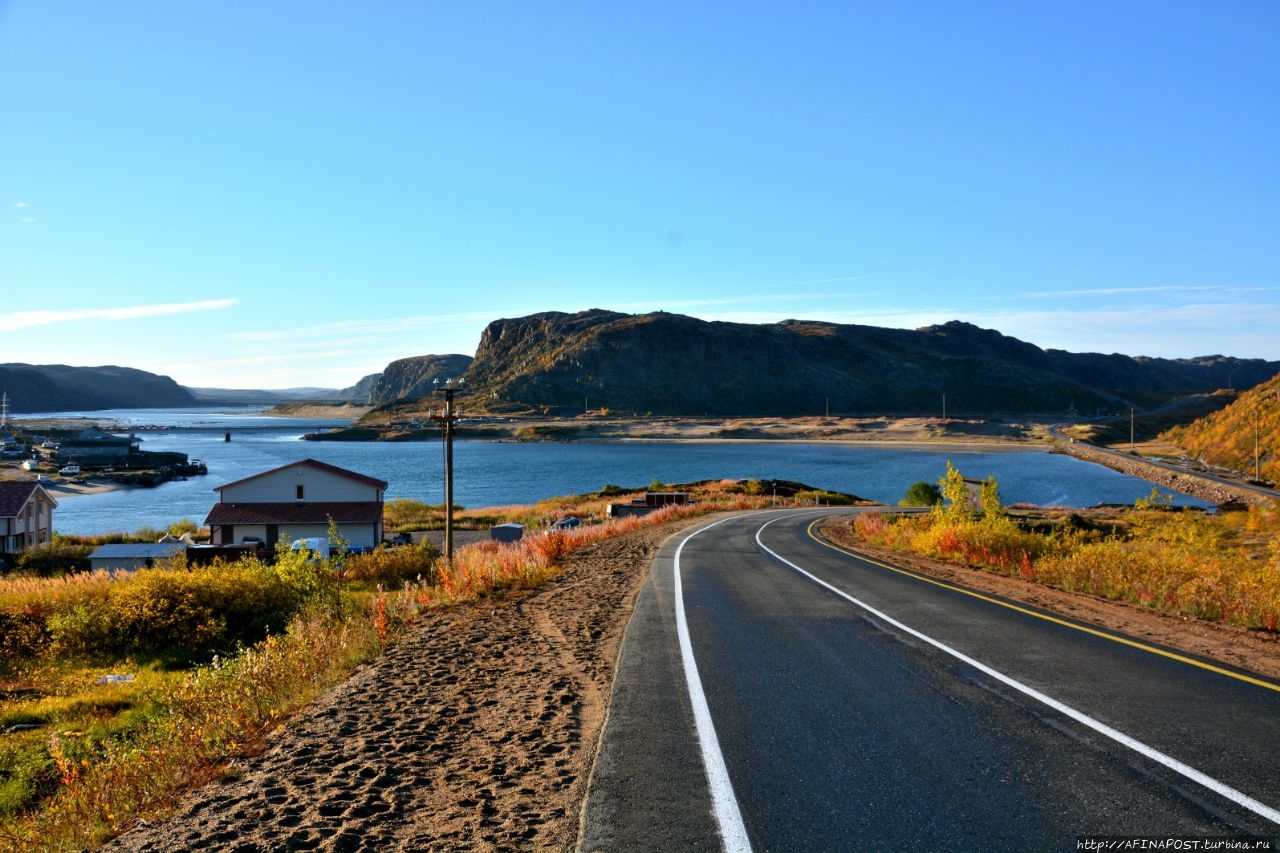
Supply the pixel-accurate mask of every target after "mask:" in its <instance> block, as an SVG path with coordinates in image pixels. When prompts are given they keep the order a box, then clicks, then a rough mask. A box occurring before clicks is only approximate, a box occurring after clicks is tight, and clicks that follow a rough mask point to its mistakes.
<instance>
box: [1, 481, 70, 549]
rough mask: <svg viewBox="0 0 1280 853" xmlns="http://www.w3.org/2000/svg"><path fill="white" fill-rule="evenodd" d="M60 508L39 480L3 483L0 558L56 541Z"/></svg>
mask: <svg viewBox="0 0 1280 853" xmlns="http://www.w3.org/2000/svg"><path fill="white" fill-rule="evenodd" d="M57 505H58V502H57V501H55V500H54V499H53V496H52V495H50V494H49V493H48V492H46V491H45V489H44V486H42V485H40V483H39V482H37V481H36V480H0V555H4V554H20V553H22V552H23V551H25V550H26V549H28V548H31V547H33V546H35V545H44V544H46V543H48V542H50V541H52V539H53V510H54V508H55V507H57Z"/></svg>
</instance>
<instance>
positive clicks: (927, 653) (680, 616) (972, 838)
mask: <svg viewBox="0 0 1280 853" xmlns="http://www.w3.org/2000/svg"><path fill="white" fill-rule="evenodd" d="M831 514H833V511H832V510H829V509H828V510H822V511H821V513H818V512H798V511H780V512H764V513H754V514H747V515H736V516H732V517H729V518H726V519H722V520H720V521H717V522H713V523H708V524H705V525H703V526H701V527H699V528H697V529H695V530H694V531H692V532H685V533H682V534H680V535H679V536H678V537H673V539H672V540H670V541H669V542H668V543H667V544H666V545H665V546H664V548H663V550H662V552H661V554H660V555H659V557H658V558H657V559H656V560H655V561H654V564H653V567H652V570H651V572H650V575H649V578H648V579H647V581H646V584H645V586H644V588H643V590H642V592H641V594H640V596H639V598H638V599H637V603H636V610H635V613H634V615H633V617H632V619H631V622H630V623H629V626H628V629H627V634H626V638H625V641H624V644H623V649H622V654H621V659H620V661H619V667H618V674H617V679H616V682H615V687H614V697H613V702H612V703H611V706H610V712H609V713H610V716H609V720H608V721H607V723H606V726H605V731H604V735H603V737H602V740H601V745H600V751H599V754H598V756H597V760H596V766H595V770H594V772H593V775H592V780H591V785H590V789H589V792H588V797H587V801H586V803H585V805H584V811H583V819H582V833H581V838H580V849H582V850H584V851H589V850H609V851H623V850H717V849H752V848H754V849H757V850H853V849H857V850H866V849H892V850H902V849H929V850H939V849H943V850H945V849H951V850H973V849H987V850H996V849H1006V850H1067V849H1075V845H1076V839H1077V837H1078V836H1081V835H1162V836H1168V835H1178V836H1187V835H1212V836H1226V835H1242V834H1243V835H1247V834H1257V835H1266V836H1275V835H1276V834H1277V833H1280V811H1277V809H1278V808H1280V687H1278V686H1277V685H1275V684H1271V683H1268V682H1266V681H1264V680H1262V679H1258V678H1256V677H1253V676H1250V675H1249V674H1247V673H1243V672H1238V671H1233V670H1228V669H1225V668H1220V667H1216V666H1211V665H1209V664H1208V663H1207V662H1203V661H1198V660H1193V659H1190V658H1187V657H1185V656H1181V655H1177V654H1173V653H1170V652H1169V651H1167V650H1164V649H1156V648H1151V647H1148V646H1146V645H1144V644H1142V643H1141V642H1137V641H1134V640H1131V639H1129V638H1120V637H1115V636H1113V635H1109V634H1106V633H1104V632H1101V631H1097V630H1095V629H1089V628H1088V627H1087V626H1082V625H1079V624H1078V623H1074V622H1071V621H1070V620H1064V619H1061V618H1057V617H1051V616H1049V615H1048V614H1045V613H1043V612H1040V611H1036V610H1034V609H1032V608H1027V607H1025V606H1014V605H1012V604H1010V603H1008V602H1004V601H1001V600H998V599H994V598H992V597H990V596H984V595H978V594H974V593H971V592H969V591H966V590H963V589H960V588H956V587H953V586H949V585H947V584H943V583H939V582H937V581H935V580H933V579H929V578H924V577H921V576H917V575H914V574H912V573H910V572H904V571H902V570H898V569H895V568H892V567H889V566H886V565H883V564H879V563H875V562H872V561H868V560H864V559H861V558H858V557H856V556H853V555H850V554H848V553H845V552H843V551H841V550H839V549H836V548H833V547H832V546H830V545H828V544H825V543H824V542H822V541H820V540H819V539H818V538H817V537H816V536H814V535H813V534H812V533H811V530H810V527H811V525H812V524H813V523H814V522H815V521H816V520H817V519H819V518H821V517H825V516H829V515H831Z"/></svg>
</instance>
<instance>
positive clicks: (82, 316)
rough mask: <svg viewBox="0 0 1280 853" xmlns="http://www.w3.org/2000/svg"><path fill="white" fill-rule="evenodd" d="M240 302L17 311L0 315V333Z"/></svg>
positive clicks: (192, 309) (141, 317)
mask: <svg viewBox="0 0 1280 853" xmlns="http://www.w3.org/2000/svg"><path fill="white" fill-rule="evenodd" d="M238 301H239V300H236V299H205V300H202V301H200V302H167V303H160V304H156V305H129V306H125V307H122V308H72V309H65V310H47V311H18V312H15V313H12V314H0V331H6V332H11V331H16V330H18V329H28V328H32V327H34V326H52V325H54V324H57V323H74V322H79V321H82V320H139V319H143V318H147V317H162V316H166V315H170V314H190V313H194V312H198V311H217V310H220V309H223V308H230V307H231V306H232V305H235V304H236V302H238Z"/></svg>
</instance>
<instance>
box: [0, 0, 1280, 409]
mask: <svg viewBox="0 0 1280 853" xmlns="http://www.w3.org/2000/svg"><path fill="white" fill-rule="evenodd" d="M1277 43H1280V3H1276V2H1274V0H1263V2H1247V1H1246V0H1226V2H1208V0H1205V2H1195V3H1186V2H1177V0H1158V2H1157V0H1151V2H1126V0H1115V2H1111V0H1108V2H1101V1H1100V0H1099V2H1075V3H1065V2H1034V3H1027V2H1012V0H1011V2H998V3H993V2H981V0H978V1H977V2H963V3H962V2H912V0H906V2H894V3H884V2H854V0H846V2H831V3H818V2H788V3H776V2H775V3H751V2H735V3H728V2H723V3H721V2H705V3H688V2H670V3H668V2H645V3H630V4H626V3H605V2H592V3H579V2H573V0H555V2H496V3H495V2H485V0H476V1H475V2H473V1H472V0H468V2H465V3H440V2H426V0H423V2H399V3H393V2H369V3H339V2H325V0H308V2H271V0H226V1H225V2H207V3H175V2H170V0H163V2H131V0H112V2H96V0H84V1H83V2H61V0H0V122H2V124H0V201H3V203H4V206H5V208H7V211H6V210H5V209H4V208H0V294H2V301H0V362H6V361H18V362H28V363H37V364H48V363H65V364H79V365H96V364H121V365H126V366H130V367H137V368H141V369H144V370H149V371H153V372H156V373H162V374H166V375H169V376H172V377H173V378H174V379H175V380H177V381H178V382H180V383H182V384H185V385H191V386H214V387H241V388H286V387H297V386H321V387H342V386H345V385H350V384H353V383H354V382H355V381H356V380H357V379H359V378H360V377H361V376H363V375H365V374H368V373H374V372H377V371H379V370H381V369H382V368H383V367H384V366H385V365H386V364H387V363H388V362H389V361H391V360H393V359H396V358H402V357H405V356H411V355H421V354H426V353H448V352H462V353H473V352H474V351H475V347H476V344H477V342H478V341H479V338H480V334H481V332H482V330H483V329H484V327H485V325H486V324H487V323H488V322H489V321H491V320H494V319H498V318H501V317H517V316H522V315H525V314H530V313H534V312H538V311H551V310H556V311H578V310H582V309H586V308H610V309H614V310H619V311H626V312H636V313H639V312H646V311H651V310H657V309H663V310H666V311H672V312H678V313H684V314H691V315H694V316H698V317H703V318H706V319H720V320H734V321H744V322H775V321H777V320H781V319H785V318H801V319H822V320H831V321H836V322H846V323H864V324H869V325H878V326H892V327H901V328H917V327H920V326H924V325H928V324H932V323H941V322H946V321H947V320H951V319H961V320H967V321H970V322H973V323H976V324H978V325H980V326H983V327H985V328H993V329H998V330H1000V331H1002V332H1004V333H1005V334H1009V335H1013V336H1014V337H1018V338H1021V339H1023V340H1026V341H1029V342H1031V343H1034V344H1037V345H1039V346H1042V347H1046V348H1048V347H1054V348H1059V349H1067V350H1071V351H1076V352H1120V353H1125V354H1129V355H1150V356H1165V357H1174V358H1178V357H1192V356H1198V355H1206V354H1213V353H1222V354H1226V355H1235V356H1240V357H1260V358H1267V359H1280V51H1277V50H1276V49H1275V45H1276V44H1277Z"/></svg>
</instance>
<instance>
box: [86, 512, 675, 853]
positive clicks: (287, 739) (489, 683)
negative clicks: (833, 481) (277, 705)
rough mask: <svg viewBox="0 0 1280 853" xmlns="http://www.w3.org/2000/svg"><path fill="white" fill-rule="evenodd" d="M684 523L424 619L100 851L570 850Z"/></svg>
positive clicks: (600, 548) (607, 546) (597, 549)
mask: <svg viewBox="0 0 1280 853" xmlns="http://www.w3.org/2000/svg"><path fill="white" fill-rule="evenodd" d="M685 523H687V522H683V523H676V524H670V525H665V526H662V527H656V528H652V529H646V530H640V531H637V532H636V533H633V534H631V535H628V536H625V537H621V538H618V539H614V540H609V541H606V542H601V543H599V544H597V545H594V546H592V547H590V548H587V549H584V550H583V551H581V552H578V553H575V554H573V555H571V556H570V557H569V558H568V560H567V561H566V566H565V571H564V572H563V573H562V574H560V575H559V576H557V577H556V578H554V579H553V580H552V581H551V582H549V583H548V584H547V585H545V586H544V587H542V588H541V589H539V590H538V591H536V592H534V593H532V594H527V595H523V596H511V597H505V598H501V599H497V600H487V601H484V602H482V603H480V604H477V605H468V606H459V607H453V608H447V609H442V610H438V611H434V612H432V613H431V614H429V615H428V616H427V617H426V618H425V619H423V620H422V621H421V623H420V624H419V625H418V626H417V627H416V629H415V630H414V631H413V632H412V634H411V635H410V636H409V637H408V638H407V639H406V640H405V641H404V642H402V643H400V644H399V645H397V646H395V647H394V648H392V649H390V650H389V651H388V652H387V653H386V654H384V655H383V656H382V657H381V658H380V659H378V660H376V661H374V662H372V663H370V664H367V665H365V666H364V667H362V668H360V669H359V670H358V671H357V672H356V673H355V675H354V676H353V677H352V678H351V679H349V680H348V681H347V682H345V683H344V684H342V685H341V686H339V687H338V688H336V689H335V690H333V691H331V692H330V693H329V694H327V695H326V696H325V697H324V698H323V699H321V700H320V701H319V702H317V703H316V704H315V705H313V706H312V707H311V708H310V709H309V710H308V711H307V712H306V713H305V714H303V715H302V716H301V717H300V718H299V719H297V720H295V721H294V722H292V723H290V724H288V725H287V726H285V727H284V728H283V729H281V730H279V731H277V732H275V733H274V734H273V735H272V736H271V737H270V739H269V744H268V748H267V749H266V751H265V752H263V753H262V754H260V755H258V756H255V757H252V758H246V759H244V760H243V761H241V762H240V763H239V765H238V766H236V767H233V768H230V775H228V776H227V778H226V779H224V780H223V781H220V782H215V783H213V784H210V785H208V786H205V787H204V788H202V789H199V790H196V791H193V792H191V793H190V795H189V796H187V797H186V798H185V799H184V800H183V801H182V802H181V804H180V806H179V810H178V812H177V813H176V814H175V815H174V816H173V817H172V818H170V819H168V820H164V821H160V822H157V823H155V824H153V825H149V826H139V827H137V828H135V829H134V830H133V831H131V832H129V833H128V834H126V835H125V836H124V837H122V838H120V839H118V840H117V841H116V842H114V843H112V844H111V845H109V846H108V848H107V849H110V850H117V851H125V850H127V851H165V852H166V853H169V852H170V851H178V850H196V849H203V850H220V851H221V850H226V851H240V853H250V851H286V850H326V851H350V850H361V851H392V850H403V851H411V850H412V851H419V850H564V849H570V848H571V847H572V846H573V844H574V841H575V839H576V837H577V832H578V816H579V809H580V804H581V802H582V800H583V797H584V795H585V791H586V783H587V779H588V776H589V774H590V768H591V761H592V758H593V756H594V754H595V749H596V742H597V740H598V738H599V735H600V731H601V729H602V728H603V725H604V717H605V711H606V708H607V705H608V699H609V692H610V689H611V684H612V681H613V671H614V664H615V661H616V659H617V655H618V648H619V645H620V643H621V638H622V632H623V629H624V628H625V626H626V623H627V619H628V617H629V615H630V613H631V609H632V606H633V604H634V601H635V597H636V594H637V592H638V590H639V588H640V585H641V583H642V581H643V580H644V577H645V575H646V573H647V571H648V566H649V562H650V560H651V559H652V557H653V554H654V553H655V552H656V550H657V548H658V546H659V544H660V543H661V542H662V540H663V539H665V538H666V537H667V536H668V535H670V534H671V533H672V532H674V531H675V530H676V529H678V527H679V526H683V524H685Z"/></svg>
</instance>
